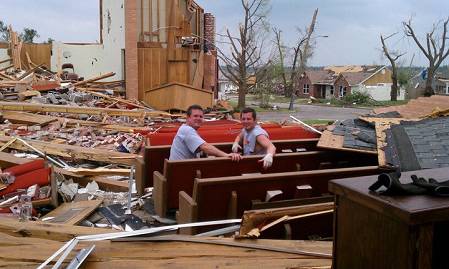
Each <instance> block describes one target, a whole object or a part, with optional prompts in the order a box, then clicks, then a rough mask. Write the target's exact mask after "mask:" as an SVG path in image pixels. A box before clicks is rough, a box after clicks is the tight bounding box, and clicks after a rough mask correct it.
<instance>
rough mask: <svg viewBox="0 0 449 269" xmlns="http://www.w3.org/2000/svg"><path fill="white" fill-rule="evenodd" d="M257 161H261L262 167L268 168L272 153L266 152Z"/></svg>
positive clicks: (271, 160)
mask: <svg viewBox="0 0 449 269" xmlns="http://www.w3.org/2000/svg"><path fill="white" fill-rule="evenodd" d="M259 162H263V168H264V169H268V168H269V167H271V165H272V164H273V155H271V154H270V153H267V155H265V157H263V158H262V159H261V160H259Z"/></svg>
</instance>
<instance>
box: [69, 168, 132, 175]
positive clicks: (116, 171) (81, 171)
mask: <svg viewBox="0 0 449 269" xmlns="http://www.w3.org/2000/svg"><path fill="white" fill-rule="evenodd" d="M66 170H67V171H68V172H71V173H74V174H78V175H82V176H100V175H121V176H129V173H130V169H126V168H95V169H87V168H69V169H66Z"/></svg>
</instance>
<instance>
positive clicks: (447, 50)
mask: <svg viewBox="0 0 449 269" xmlns="http://www.w3.org/2000/svg"><path fill="white" fill-rule="evenodd" d="M448 22H449V18H447V19H446V20H445V21H444V22H443V30H442V32H441V37H440V38H438V37H435V36H434V35H436V33H435V31H436V30H437V25H434V26H433V29H432V31H431V32H428V33H426V44H425V47H424V45H423V44H422V43H421V42H420V41H419V39H418V37H417V36H416V34H415V31H414V30H413V27H412V20H411V19H410V20H409V21H408V22H402V24H403V26H404V31H405V34H406V35H407V36H409V37H411V38H412V39H413V41H415V43H416V45H417V46H418V48H419V49H420V50H421V51H422V52H423V53H424V55H425V56H426V58H427V59H428V61H429V66H428V67H427V79H426V88H425V92H424V95H425V96H431V95H433V94H435V92H434V90H433V88H432V82H433V78H434V76H435V72H436V70H437V69H438V67H439V66H440V64H441V63H442V62H443V60H444V59H445V58H446V57H447V56H448V55H449V46H448V47H446V40H447V39H448V37H447V24H448Z"/></svg>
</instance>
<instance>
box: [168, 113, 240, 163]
mask: <svg viewBox="0 0 449 269" xmlns="http://www.w3.org/2000/svg"><path fill="white" fill-rule="evenodd" d="M203 117H204V111H203V108H201V106H199V105H191V106H190V107H189V108H188V109H187V120H186V123H185V124H183V125H182V126H181V127H179V129H178V132H177V133H176V136H175V138H174V139H173V143H172V146H171V148H170V158H169V159H170V160H184V159H193V158H196V157H197V154H198V153H199V152H200V151H203V152H205V153H207V154H208V155H211V156H216V157H229V158H231V159H232V160H233V161H239V160H240V159H241V158H242V156H240V154H238V153H225V152H223V151H221V150H219V149H218V148H216V147H215V146H213V145H211V144H209V143H207V142H206V141H204V140H203V139H202V138H201V137H200V136H199V135H198V132H197V130H198V128H200V127H201V125H202V124H203Z"/></svg>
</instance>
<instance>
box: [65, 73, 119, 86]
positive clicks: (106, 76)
mask: <svg viewBox="0 0 449 269" xmlns="http://www.w3.org/2000/svg"><path fill="white" fill-rule="evenodd" d="M112 76H115V73H114V72H109V73H106V74H104V75H101V76H97V77H94V78H90V79H86V80H83V81H80V82H77V83H74V84H72V86H74V87H77V86H80V85H84V84H86V83H89V82H94V81H97V80H100V79H104V78H108V77H112Z"/></svg>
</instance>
